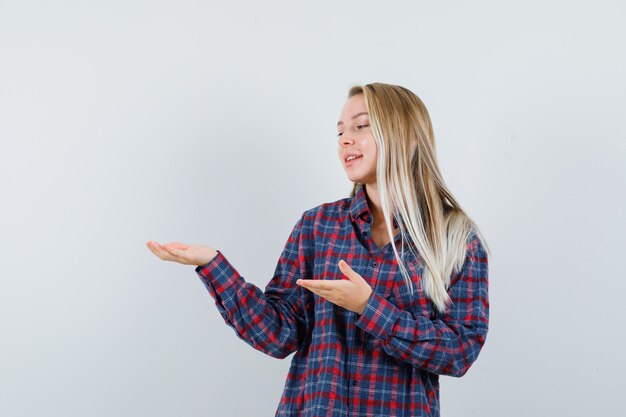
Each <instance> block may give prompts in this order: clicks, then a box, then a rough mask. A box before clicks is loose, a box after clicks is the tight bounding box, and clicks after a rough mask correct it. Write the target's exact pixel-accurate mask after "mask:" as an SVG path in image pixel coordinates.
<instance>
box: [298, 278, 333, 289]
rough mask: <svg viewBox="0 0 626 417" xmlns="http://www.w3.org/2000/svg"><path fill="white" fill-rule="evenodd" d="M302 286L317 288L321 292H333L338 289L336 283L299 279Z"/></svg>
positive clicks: (324, 280)
mask: <svg viewBox="0 0 626 417" xmlns="http://www.w3.org/2000/svg"><path fill="white" fill-rule="evenodd" d="M299 281H300V282H301V284H302V285H305V286H306V287H307V288H318V289H322V290H333V289H335V288H337V287H338V282H337V281H335V280H329V279H301V280H299Z"/></svg>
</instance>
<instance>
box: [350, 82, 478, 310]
mask: <svg viewBox="0 0 626 417" xmlns="http://www.w3.org/2000/svg"><path fill="white" fill-rule="evenodd" d="M357 94H363V95H364V98H365V103H366V106H367V110H368V112H369V118H370V126H371V128H372V132H373V136H374V139H375V141H376V144H377V146H378V159H377V162H376V182H377V185H378V190H379V193H380V203H381V206H382V211H383V215H384V217H385V225H386V228H387V232H388V234H389V238H390V239H391V242H394V235H393V228H392V223H391V219H392V218H394V217H395V218H396V219H397V222H398V226H399V227H400V233H401V237H402V252H403V253H404V243H405V242H407V243H408V245H407V246H408V247H409V250H410V251H411V252H412V253H413V254H414V255H415V256H416V257H417V258H418V259H420V260H421V262H422V263H423V264H424V266H425V268H424V273H423V274H422V288H423V289H424V291H425V294H426V296H428V297H429V298H430V299H431V300H432V302H433V304H434V306H435V307H436V309H437V310H438V311H439V312H441V313H443V312H445V310H446V308H447V306H448V305H449V304H450V303H451V302H452V300H451V299H450V296H449V294H448V292H447V290H448V287H449V286H450V278H451V275H452V274H453V273H454V272H459V271H460V269H461V268H462V267H463V264H464V261H465V257H466V249H467V246H466V245H467V243H468V239H469V238H470V234H471V233H472V232H474V233H475V234H476V236H477V237H478V238H479V239H480V241H481V243H482V245H483V246H484V247H485V249H486V251H487V253H489V248H488V246H487V244H486V241H485V239H484V238H483V236H482V234H481V233H480V230H479V228H478V226H477V225H476V224H475V223H474V222H473V221H472V220H471V219H470V217H469V216H468V215H467V214H466V213H465V212H464V211H463V209H462V208H461V205H460V204H459V203H458V202H457V200H456V199H455V198H454V197H453V196H452V193H451V192H450V190H449V189H448V187H446V185H445V183H444V181H443V177H442V175H441V172H440V171H439V167H438V164H437V158H436V153H435V137H434V133H433V127H432V124H431V121H430V116H429V114H428V111H427V110H426V106H425V105H424V103H423V102H422V100H420V98H419V97H418V96H417V95H416V94H415V93H413V92H412V91H410V90H408V89H407V88H405V87H401V86H399V85H393V84H384V83H372V84H366V85H363V86H359V85H357V86H353V87H352V88H351V89H350V91H349V93H348V99H350V98H351V97H353V96H355V95H357ZM359 186H363V185H361V184H359V183H354V186H353V188H352V191H351V193H350V197H354V195H355V194H356V191H357V187H359ZM407 235H408V237H407ZM391 246H392V248H393V251H394V254H395V257H396V259H397V260H398V265H399V267H400V271H401V273H402V275H403V277H404V279H405V281H406V284H407V285H408V286H409V288H410V290H411V294H412V293H413V282H412V280H411V277H410V276H409V272H408V271H407V269H406V267H405V265H404V263H403V261H402V259H401V256H400V255H399V254H398V250H397V249H396V246H395V245H393V244H392V245H391ZM416 251H417V253H416ZM418 253H419V257H418Z"/></svg>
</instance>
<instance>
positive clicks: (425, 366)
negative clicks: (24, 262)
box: [196, 186, 489, 417]
mask: <svg viewBox="0 0 626 417" xmlns="http://www.w3.org/2000/svg"><path fill="white" fill-rule="evenodd" d="M371 221H372V213H371V211H370V209H369V206H368V202H367V199H366V191H365V188H364V187H363V186H360V187H359V188H358V189H357V193H356V194H355V196H354V197H352V198H344V199H341V200H338V201H335V202H332V203H326V204H322V205H320V206H317V207H315V208H312V209H310V210H307V211H305V212H304V213H303V214H302V216H301V218H300V219H299V220H298V221H297V223H296V224H295V226H294V228H293V230H292V232H291V234H290V236H289V238H288V240H287V243H286V244H285V247H284V250H283V252H282V254H281V256H280V258H279V260H278V264H277V266H276V270H275V272H274V276H273V277H272V278H271V280H270V281H269V283H268V284H267V286H266V287H265V291H261V289H259V288H258V287H257V286H255V285H253V284H251V283H248V282H246V281H245V280H244V278H243V277H242V276H241V275H240V274H239V272H237V270H236V269H235V268H234V267H233V265H232V264H230V263H229V261H228V260H227V258H226V257H225V256H224V254H223V253H222V252H220V251H219V250H218V251H217V252H218V253H217V255H216V256H215V257H214V258H213V259H212V260H211V261H210V262H209V263H207V264H206V265H202V266H198V267H197V268H196V272H197V273H198V275H199V276H200V278H201V279H202V282H203V283H204V285H205V286H206V288H207V289H208V291H209V293H210V294H211V296H212V297H213V298H214V299H215V304H216V305H217V308H218V310H219V312H220V314H221V315H222V317H223V318H224V320H225V322H226V324H228V325H229V326H230V327H232V328H233V329H234V330H235V333H236V334H237V336H238V337H239V338H241V339H243V340H244V341H245V342H246V343H248V344H249V345H251V346H252V347H254V348H255V349H258V350H260V351H262V352H264V353H266V354H268V355H270V356H273V357H276V358H280V359H282V358H285V357H287V356H288V355H289V354H291V353H293V352H295V355H294V356H293V359H292V361H291V366H290V369H289V373H288V375H287V381H286V382H285V386H284V392H283V394H282V397H281V399H280V403H279V405H278V410H277V411H276V416H298V417H304V416H306V417H322V416H337V417H339V416H341V417H344V416H355V417H356V416H359V417H366V416H372V417H374V416H407V417H408V416H412V417H413V416H439V414H440V412H439V375H449V376H455V377H460V376H462V375H464V374H465V373H466V372H467V370H468V369H469V367H470V366H471V365H472V363H474V361H475V360H476V358H477V357H478V354H479V352H480V350H481V348H482V346H483V345H484V343H485V338H486V336H487V329H488V318H489V300H488V282H487V275H488V265H487V254H486V252H485V250H484V248H483V246H482V245H481V243H480V241H479V240H478V238H477V237H476V234H475V233H474V232H472V233H471V235H470V239H469V240H468V242H467V254H466V260H465V263H464V265H463V268H462V270H461V271H460V272H459V273H454V274H453V276H452V277H451V285H450V287H449V290H448V293H449V294H450V297H451V298H452V301H453V304H452V305H451V306H450V307H449V308H448V310H447V311H446V313H445V314H441V313H438V312H437V311H436V309H435V308H434V306H433V304H432V302H431V301H430V300H429V299H428V298H427V297H426V296H425V295H424V291H423V288H422V287H421V284H420V279H419V278H420V277H421V276H422V273H423V270H424V266H423V265H422V264H421V263H420V262H419V261H418V260H416V259H415V257H414V256H413V255H411V254H410V251H406V249H405V255H404V258H403V259H405V265H406V266H407V268H408V270H409V272H410V273H411V277H412V278H413V279H414V280H413V283H414V284H413V285H414V294H413V295H411V293H410V290H409V288H408V287H407V285H406V283H405V280H404V277H403V276H402V274H401V273H400V271H399V269H398V264H397V261H396V260H395V257H394V254H393V250H392V248H391V242H389V243H388V244H386V245H385V246H383V247H380V248H379V247H378V246H377V245H376V243H375V242H374V241H373V240H372V239H371V236H370V234H371V233H370V230H371ZM394 223H396V221H395V219H394ZM396 225H397V223H396ZM394 244H396V247H397V248H398V251H399V252H400V248H401V245H400V234H399V233H398V234H397V235H396V237H395V241H394ZM340 259H344V260H345V261H346V262H347V263H348V265H350V267H351V268H352V269H353V270H355V271H356V272H357V273H359V274H360V275H361V276H362V277H363V278H364V279H365V280H366V281H367V282H368V283H369V284H370V285H371V287H372V288H373V293H372V295H371V297H370V299H369V300H368V302H367V305H366V307H365V310H364V311H363V314H362V315H358V314H357V313H355V312H352V311H349V310H347V309H345V308H343V307H340V306H338V305H336V304H333V303H331V302H330V301H327V300H326V299H324V298H323V297H320V296H318V295H317V294H314V293H313V292H311V291H310V290H308V289H306V288H303V287H301V286H300V285H297V284H296V281H297V280H298V279H299V278H303V279H343V278H344V275H343V273H342V272H341V271H340V270H339V266H338V262H339V260H340Z"/></svg>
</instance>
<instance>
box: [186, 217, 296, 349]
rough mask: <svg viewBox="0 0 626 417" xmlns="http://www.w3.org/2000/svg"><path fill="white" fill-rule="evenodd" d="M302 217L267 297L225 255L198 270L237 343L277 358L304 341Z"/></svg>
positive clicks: (220, 255) (217, 257)
mask: <svg viewBox="0 0 626 417" xmlns="http://www.w3.org/2000/svg"><path fill="white" fill-rule="evenodd" d="M303 218H304V217H301V218H300V219H299V220H298V222H297V223H296V225H295V226H294V228H293V230H292V232H291V234H290V236H289V238H288V240H287V243H286V244H285V247H284V249H283V252H282V254H281V256H280V258H279V260H278V264H277V266H276V269H275V272H274V276H273V278H272V279H271V280H270V282H269V283H268V284H267V286H266V288H265V292H263V291H261V289H259V288H258V287H257V286H255V285H254V284H252V283H249V282H246V281H245V280H244V278H243V277H242V276H241V275H240V274H239V272H238V271H237V270H236V269H235V268H234V267H233V265H232V264H231V263H230V262H229V261H228V260H227V259H226V257H225V256H224V254H223V253H222V252H220V251H219V250H218V251H217V256H215V258H213V259H212V260H211V261H210V262H209V263H208V264H206V265H201V266H198V267H197V268H196V272H197V273H198V275H199V276H200V278H201V279H202V282H203V283H204V285H205V286H206V288H207V290H208V291H209V293H210V294H211V296H212V297H213V298H214V299H215V304H216V306H217V309H218V311H219V312H220V314H221V315H222V317H223V318H224V321H225V322H226V324H227V325H229V326H230V327H232V328H233V329H234V330H235V333H236V334H237V336H238V337H239V338H241V339H242V340H244V341H245V342H246V343H248V344H249V345H251V346H252V347H254V348H255V349H257V350H260V351H261V352H264V353H266V354H267V355H269V356H272V357H275V358H280V359H282V358H285V357H286V356H287V355H289V354H290V353H292V352H294V351H296V350H297V348H298V347H299V345H300V343H301V341H302V340H303V338H304V337H305V334H306V328H307V322H306V315H305V313H304V311H305V308H306V306H305V305H304V302H305V297H303V294H302V290H301V288H300V286H298V285H296V281H297V280H298V279H299V278H304V277H305V274H306V270H305V265H306V262H305V260H304V259H305V258H304V248H303V247H302V245H301V242H302V239H301V235H302V223H303Z"/></svg>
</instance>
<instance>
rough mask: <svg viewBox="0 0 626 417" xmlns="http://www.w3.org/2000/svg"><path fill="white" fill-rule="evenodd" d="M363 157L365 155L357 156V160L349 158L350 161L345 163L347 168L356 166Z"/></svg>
mask: <svg viewBox="0 0 626 417" xmlns="http://www.w3.org/2000/svg"><path fill="white" fill-rule="evenodd" d="M362 157H363V155H360V156H357V157H356V158H355V157H350V158H348V160H347V161H346V162H345V166H346V167H349V166H352V165H354V164H355V163H356V162H357V161H358V160H360V159H361V158H362Z"/></svg>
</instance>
